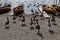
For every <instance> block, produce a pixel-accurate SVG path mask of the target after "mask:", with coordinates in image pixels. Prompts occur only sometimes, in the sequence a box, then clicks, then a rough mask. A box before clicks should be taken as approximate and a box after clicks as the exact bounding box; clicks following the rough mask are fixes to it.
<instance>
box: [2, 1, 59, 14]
mask: <svg viewBox="0 0 60 40" xmlns="http://www.w3.org/2000/svg"><path fill="white" fill-rule="evenodd" d="M2 2H3V4H5V3H10V4H11V5H12V7H11V9H13V8H15V7H16V6H18V5H20V4H22V3H23V4H24V12H25V14H32V13H31V9H32V8H33V10H34V11H35V10H37V11H38V7H36V6H38V4H39V5H40V6H41V4H42V5H43V4H48V5H53V4H56V1H54V0H3V1H2ZM58 2H59V0H57V4H58ZM30 4H31V5H30ZM34 4H35V6H33V5H34ZM27 6H30V7H29V8H27ZM12 12H13V11H12Z"/></svg>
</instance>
